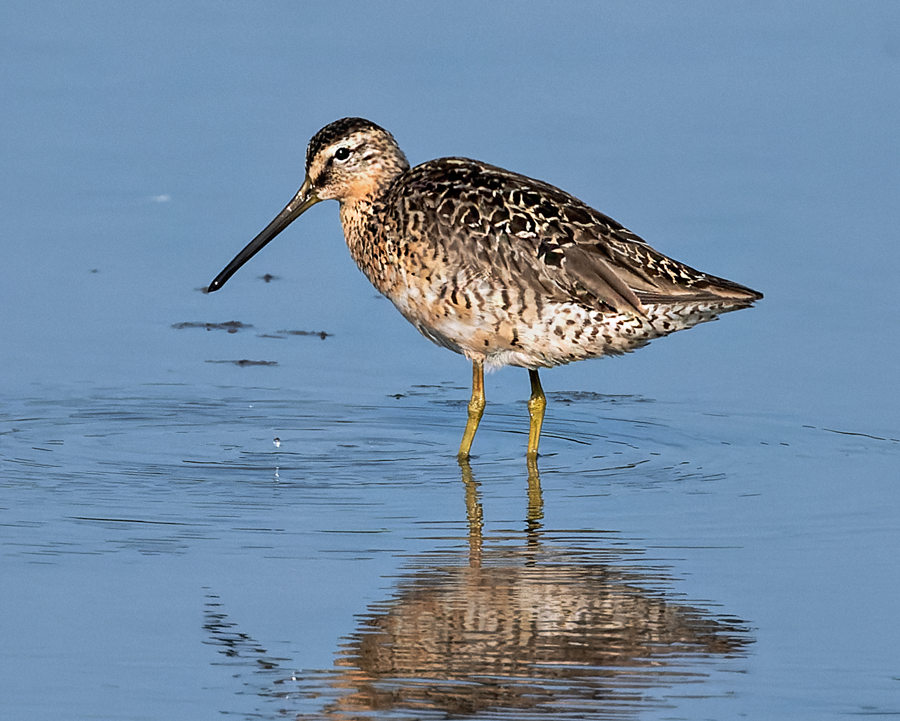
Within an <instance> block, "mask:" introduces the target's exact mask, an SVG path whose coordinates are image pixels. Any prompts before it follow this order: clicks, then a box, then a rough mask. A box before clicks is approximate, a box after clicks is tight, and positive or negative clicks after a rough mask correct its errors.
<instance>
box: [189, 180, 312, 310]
mask: <svg viewBox="0 0 900 721" xmlns="http://www.w3.org/2000/svg"><path fill="white" fill-rule="evenodd" d="M310 186H311V183H310V181H309V178H307V179H306V181H305V182H304V183H303V186H302V187H301V188H300V190H298V191H297V194H296V195H295V196H294V199H293V200H292V201H291V202H290V203H288V204H287V205H286V206H285V208H284V210H282V211H281V212H280V213H279V214H278V215H277V216H276V217H275V220H273V221H272V222H271V223H269V224H268V225H267V226H266V228H265V230H263V232H262V233H260V234H259V235H257V236H256V237H255V238H254V239H253V240H251V241H250V242H249V243H248V244H247V247H246V248H244V249H243V250H242V251H241V252H240V253H238V254H237V255H236V256H235V257H234V260H232V261H231V262H230V263H229V264H228V265H227V266H225V269H224V270H223V271H222V272H221V273H219V274H218V275H217V276H216V279H215V280H214V281H213V282H212V283H210V284H209V288H207V289H206V292H207V293H213V292H215V291H217V290H219V288H221V287H222V286H223V285H225V282H226V281H227V280H228V279H229V278H230V277H231V276H233V275H234V274H235V273H236V272H237V270H238V268H240V267H241V266H242V265H243V264H244V263H246V262H247V261H248V260H250V259H251V258H252V257H253V256H254V255H256V254H257V253H258V252H259V251H261V250H262V249H263V246H265V245H266V243H268V242H269V241H270V240H272V239H273V238H274V237H275V236H276V235H278V234H279V233H280V232H281V231H282V230H284V229H285V228H287V227H288V226H289V225H290V224H291V223H292V222H293V221H294V220H296V219H297V218H299V217H300V216H301V215H302V214H303V213H304V212H305V211H306V210H308V209H309V208H311V207H312V206H314V205H315V204H316V203H318V202H319V198H317V197H316V195H315V194H314V193H312V192H311V191H310Z"/></svg>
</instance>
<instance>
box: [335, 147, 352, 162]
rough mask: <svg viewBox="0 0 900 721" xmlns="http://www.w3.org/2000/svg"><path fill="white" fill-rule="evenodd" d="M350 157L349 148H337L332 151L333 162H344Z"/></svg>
mask: <svg viewBox="0 0 900 721" xmlns="http://www.w3.org/2000/svg"><path fill="white" fill-rule="evenodd" d="M349 157H350V148H338V149H337V150H335V151H334V159H335V160H346V159H347V158H349Z"/></svg>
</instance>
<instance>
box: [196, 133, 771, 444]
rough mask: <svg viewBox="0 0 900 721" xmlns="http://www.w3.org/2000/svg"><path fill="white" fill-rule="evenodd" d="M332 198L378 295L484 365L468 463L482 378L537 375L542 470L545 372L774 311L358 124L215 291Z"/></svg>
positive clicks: (317, 142) (339, 138) (330, 136)
mask: <svg viewBox="0 0 900 721" xmlns="http://www.w3.org/2000/svg"><path fill="white" fill-rule="evenodd" d="M329 199H334V200H338V201H339V202H340V216H341V223H342V225H343V228H344V236H345V238H346V240H347V245H348V247H349V249H350V254H351V255H352V257H353V259H354V260H355V261H356V263H357V265H358V266H359V267H360V269H361V270H362V271H363V273H365V274H366V276H367V277H368V278H369V280H370V281H371V282H372V284H373V285H374V286H375V287H376V288H377V289H378V290H379V291H380V292H381V293H383V294H384V295H385V296H387V297H388V298H389V299H390V300H391V301H392V302H393V303H394V305H395V306H396V307H397V309H398V310H399V311H400V312H401V313H402V314H403V315H404V317H406V319H407V320H409V321H410V322H411V323H412V324H413V325H414V326H415V327H416V328H418V329H419V331H420V332H421V333H422V334H423V335H425V336H426V337H427V338H429V339H431V340H432V341H434V342H435V343H438V344H439V345H442V346H444V347H446V348H450V349H451V350H454V351H456V352H457V353H462V354H463V355H465V356H466V357H467V358H469V359H470V360H471V361H472V363H473V368H474V376H473V377H474V390H473V396H472V401H471V402H470V404H469V423H468V425H467V428H466V433H465V435H464V438H463V444H462V447H461V448H460V456H462V457H465V456H468V452H469V447H470V445H471V441H472V437H474V434H475V430H476V429H477V426H478V421H479V420H480V418H481V413H482V411H483V408H484V397H483V390H482V391H481V392H480V393H479V386H480V385H481V384H480V383H479V377H480V375H481V372H482V368H483V366H484V365H488V366H502V365H515V366H521V367H524V368H528V369H529V371H530V372H531V380H532V399H531V401H530V402H529V409H530V411H531V415H532V425H531V434H530V438H529V446H528V452H529V456H530V457H534V456H535V455H536V453H537V442H538V437H539V434H540V424H541V420H542V418H543V406H544V404H545V401H544V397H543V392H542V391H541V389H540V381H539V379H538V375H537V369H538V368H545V367H550V366H554V365H559V364H562V363H570V362H572V361H576V360H582V359H584V358H599V357H602V356H605V355H610V354H618V353H625V352H628V351H631V350H634V349H636V348H639V347H641V346H642V345H645V344H646V343H648V342H649V341H651V340H653V339H654V338H659V337H661V336H664V335H668V334H669V333H673V332H675V331H677V330H683V329H685V328H690V327H692V326H694V325H696V324H697V323H702V322H705V321H709V320H713V319H714V318H716V316H718V315H720V314H721V313H726V312H729V311H733V310H738V309H740V308H746V307H748V306H750V305H752V304H753V302H754V301H755V300H758V299H759V298H761V297H762V295H761V294H760V293H757V292H756V291H754V290H751V289H749V288H747V287H745V286H742V285H739V284H737V283H734V282H732V281H729V280H725V279H723V278H717V277H716V276H712V275H709V274H707V273H702V272H700V271H697V270H694V269H693V268H691V267H689V266H687V265H684V264H683V263H679V262H678V261H675V260H673V259H671V258H668V257H667V256H665V255H663V254H662V253H659V252H658V251H656V250H654V249H653V248H651V247H650V246H649V245H647V243H646V242H645V241H644V240H642V239H641V238H640V237H638V236H637V235H635V234H634V233H632V232H631V231H629V230H628V229H626V228H624V227H623V226H621V225H620V224H619V223H617V222H616V221H614V220H613V219H612V218H610V217H608V216H606V215H604V214H603V213H600V212H598V211H596V210H594V209H593V208H591V207H590V206H588V205H586V204H585V203H583V202H582V201H580V200H578V199H577V198H575V197H573V196H571V195H569V194H568V193H566V192H564V191H562V190H560V189H559V188H556V187H554V186H552V185H549V184H547V183H544V182H541V181H539V180H533V179H531V178H527V177H525V176H522V175H519V174H517V173H511V172H509V171H507V170H503V169H502V168H497V167H495V166H492V165H488V164H487V163H482V162H478V161H474V160H468V159H466V158H441V159H439V160H432V161H429V162H426V163H423V164H421V165H419V166H416V167H415V168H412V169H410V166H409V162H408V161H407V160H406V156H405V155H404V154H403V152H402V151H401V150H400V148H399V146H398V145H397V143H396V141H395V140H394V138H393V136H391V134H390V133H388V132H387V131H386V130H384V129H383V128H381V127H379V126H377V125H375V124H374V123H371V122H370V121H368V120H363V119H361V118H345V119H343V120H339V121H337V122H334V123H331V124H330V125H328V126H326V127H325V128H323V129H322V130H320V131H319V132H318V133H316V135H315V136H314V137H313V138H312V140H311V141H310V143H309V147H308V149H307V155H306V180H305V182H304V183H303V187H302V188H301V189H300V191H299V192H298V193H297V195H296V196H295V198H294V199H293V200H292V201H291V203H290V204H288V206H287V207H286V208H285V209H284V210H283V211H282V212H281V213H280V214H279V216H278V217H277V218H276V219H275V220H274V221H272V223H271V224H270V225H269V226H268V227H267V228H266V229H265V230H264V231H263V232H262V233H260V235H259V236H257V238H256V239H254V241H252V242H251V243H250V245H248V246H247V248H245V249H244V251H242V252H241V253H240V254H239V255H238V256H237V257H236V258H235V259H234V260H233V261H232V262H231V263H230V264H229V265H228V267H226V268H225V270H223V271H222V273H220V274H219V276H218V277H217V278H216V279H215V280H214V281H213V283H212V284H210V287H209V290H210V291H213V290H217V289H218V288H220V287H221V286H222V285H223V284H224V283H225V281H226V280H227V279H228V278H229V277H230V276H231V275H232V274H233V273H234V272H235V271H236V270H237V268H238V267H240V265H242V264H243V263H244V262H246V261H247V260H248V259H249V258H250V257H252V256H253V255H254V254H255V253H256V252H257V251H258V250H259V249H260V248H262V247H263V245H265V244H266V243H267V242H268V241H269V240H271V239H272V238H274V237H275V235H277V234H278V233H279V232H281V230H283V229H284V228H285V227H287V225H288V224H289V223H290V222H291V221H292V220H294V219H295V218H296V217H297V216H299V215H300V214H301V213H302V212H303V211H305V210H306V209H307V208H309V207H310V206H311V205H313V204H315V203H317V202H319V201H321V200H329ZM482 382H483V381H482ZM481 387H482V388H483V386H481Z"/></svg>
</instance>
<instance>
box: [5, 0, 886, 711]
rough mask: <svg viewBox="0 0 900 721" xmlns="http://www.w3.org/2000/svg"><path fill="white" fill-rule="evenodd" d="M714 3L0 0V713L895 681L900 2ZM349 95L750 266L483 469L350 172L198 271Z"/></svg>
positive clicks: (805, 689)
mask: <svg viewBox="0 0 900 721" xmlns="http://www.w3.org/2000/svg"><path fill="white" fill-rule="evenodd" d="M724 7H725V6H720V5H717V4H703V3H689V4H680V5H679V10H678V11H677V12H676V11H675V10H672V9H665V8H661V7H660V6H659V5H656V4H647V5H642V4H640V3H636V4H635V3H631V4H628V5H627V6H626V5H622V6H604V5H602V4H594V3H591V4H583V5H572V6H571V7H570V8H568V9H567V11H566V13H565V14H564V15H563V14H560V15H555V14H553V13H550V12H548V11H547V10H546V8H537V7H535V8H533V7H531V6H528V5H522V4H517V5H516V6H512V5H505V4H502V3H500V4H495V5H492V6H485V7H481V6H475V5H471V6H464V7H463V9H464V10H465V12H461V11H460V10H459V9H458V6H457V9H451V8H450V7H449V6H448V7H447V8H442V9H435V10H422V9H418V8H414V7H413V6H409V5H402V4H400V5H390V6H384V7H383V8H381V9H380V10H379V11H378V12H377V13H376V12H374V11H365V10H362V9H360V8H358V7H355V6H352V7H351V6H340V5H331V6H329V8H324V7H320V8H302V9H301V8H299V7H295V6H293V5H289V4H272V5H271V6H267V9H266V11H261V10H259V9H258V7H254V8H253V9H249V8H248V9H241V8H234V7H231V8H225V9H223V8H222V7H220V6H218V5H216V6H213V5H206V4H204V3H198V4H192V5H190V6H184V5H166V4H161V5H157V6H154V7H153V8H149V7H148V8H144V9H135V8H133V7H130V8H129V7H127V6H122V7H121V8H120V7H118V6H109V5H104V4H102V3H96V4H94V3H87V4H84V3H83V4H80V5H79V6H78V7H77V8H76V7H75V6H70V5H68V4H64V3H59V4H54V3H41V4H29V5H27V6H23V7H21V8H4V9H3V10H2V11H0V13H2V17H0V33H2V34H3V43H0V47H2V48H3V50H2V51H0V52H2V53H3V54H4V63H3V65H2V68H3V70H2V71H0V87H2V90H3V93H4V97H6V98H8V102H7V103H5V104H4V106H5V107H4V110H3V114H4V127H5V130H4V133H3V134H2V137H0V147H2V152H3V157H4V159H5V160H4V162H5V164H6V166H7V168H8V172H7V173H6V174H4V176H3V178H2V179H0V184H2V189H3V192H2V193H0V197H2V201H0V202H2V203H3V213H2V214H0V223H2V235H0V237H2V241H0V242H2V244H3V248H4V253H3V257H4V262H3V263H2V264H0V304H2V307H3V308H4V309H5V312H4V314H3V326H4V330H3V339H2V342H0V367H2V368H3V372H2V374H0V400H2V404H0V572H2V579H3V581H2V583H0V638H2V639H3V644H2V648H3V652H2V654H0V715H2V716H3V718H15V719H32V718H34V719H38V718H40V719H44V718H48V717H57V718H64V719H69V718H71V719H156V718H159V719H171V718H192V719H203V718H219V717H221V716H222V715H226V716H234V717H238V718H263V719H267V718H271V719H275V718H298V719H307V718H315V719H318V718H339V719H340V718H343V719H351V718H352V719H366V718H372V719H374V718H379V719H393V718H397V719H412V718H447V717H456V716H466V717H469V718H509V719H529V718H542V719H543V718H583V717H585V716H588V717H597V718H610V719H626V718H627V719H696V718H716V719H724V718H736V717H746V718H767V719H775V718H791V719H796V718H810V719H822V718H839V717H844V716H848V715H849V716H859V715H898V714H900V665H898V657H897V653H896V649H897V647H898V646H900V631H898V630H897V625H896V623H895V619H894V616H895V615H896V614H895V609H896V598H897V596H898V593H900V582H898V580H897V579H898V578H900V574H898V563H897V548H898V547H900V523H898V511H900V490H898V478H900V476H898V472H897V468H898V460H900V418H898V411H897V408H898V404H897V398H898V390H900V387H898V378H900V373H898V372H897V370H898V365H900V364H898V360H900V351H898V333H897V331H898V327H897V323H896V320H895V318H894V316H893V315H892V314H891V313H890V308H891V307H892V306H891V300H892V299H891V295H892V293H893V287H894V286H895V285H896V268H897V267H898V260H900V259H898V257H897V255H898V251H897V246H896V228H897V227H898V220H900V218H898V205H897V203H896V202H895V200H894V196H895V195H896V188H897V187H898V181H900V178H898V177H897V175H898V170H897V167H896V163H893V162H891V161H890V159H891V158H894V157H897V151H898V150H900V148H898V141H900V137H898V134H897V133H896V117H898V116H900V83H898V80H900V78H898V73H900V50H898V48H900V30H898V28H900V15H898V13H897V10H896V9H895V8H894V7H893V6H892V5H889V4H883V5H867V6H864V7H863V6H859V5H854V6H852V7H851V6H844V5H842V4H830V3H826V4H821V3H819V4H816V5H815V10H812V9H810V8H811V7H812V6H808V7H807V6H803V5H800V4H788V5H785V4H782V3H778V4H765V3H759V4H751V5H744V6H741V9H740V10H735V9H733V8H729V9H727V10H726V9H723V8H724ZM400 15H402V16H403V17H404V18H405V20H406V22H404V23H402V24H400V23H398V22H397V20H396V18H397V17H399V16H400ZM460 57H464V58H465V62H462V61H460V60H458V58H460ZM347 114H360V115H364V116H369V117H371V118H372V119H373V120H375V121H376V122H379V123H381V124H383V125H385V126H386V127H388V128H389V129H390V130H392V131H393V132H394V134H395V135H396V136H397V138H398V140H399V142H400V144H401V146H402V147H404V149H405V150H406V152H407V154H408V155H409V156H410V159H411V160H412V161H413V162H414V163H415V162H420V161H422V160H425V159H427V158H430V157H435V156H439V155H456V154H464V155H470V156H474V157H478V158H481V159H484V160H487V161H489V162H494V163H497V164H501V165H505V166H508V167H511V168H513V169H515V170H519V171H521V172H525V173H528V174H531V175H534V176H537V177H541V178H544V179H546V180H548V181H550V182H554V183H557V184H559V185H561V186H563V187H565V188H566V189H568V190H570V191H572V192H574V193H575V194H576V195H578V196H580V197H582V198H584V199H585V200H587V201H588V202H590V203H591V204H593V205H596V206H597V207H599V208H600V209H601V210H604V211H605V212H608V213H610V214H611V215H613V217H616V218H617V219H619V220H621V221H622V222H624V223H626V224H627V225H629V226H630V227H632V228H633V229H634V230H635V231H636V232H638V233H640V234H641V235H643V236H644V237H646V238H647V239H648V240H649V241H650V242H651V243H652V244H653V245H654V246H656V247H658V248H659V249H660V250H662V251H663V252H667V253H671V254H672V255H673V256H675V257H677V258H679V259H681V260H684V261H686V262H689V263H690V264H692V265H695V266H698V267H700V268H702V269H704V270H708V271H710V272H713V273H716V274H720V275H723V276H726V277H730V278H734V279H735V280H737V281H739V282H742V283H746V284H748V285H750V286H751V287H754V288H758V289H759V290H761V291H763V292H764V293H765V294H766V298H765V300H763V301H762V302H761V303H760V304H759V305H758V307H756V308H754V309H752V310H748V311H742V312H740V313H735V314H730V315H729V316H727V317H724V318H723V319H722V320H721V321H720V322H716V323H711V324H706V325H704V326H702V327H698V328H696V329H694V330H692V331H690V332H689V333H679V334H676V335H674V336H672V337H670V338H666V339H662V340H659V341H656V342H655V343H653V344H652V345H651V346H650V347H649V348H647V349H645V350H642V351H639V352H638V353H636V354H633V355H631V356H628V357H627V358H621V359H614V360H605V361H599V362H585V363H579V364H575V365H573V366H569V367H565V368H559V369H554V370H552V371H548V372H546V373H544V374H543V375H542V379H543V382H544V387H545V389H546V390H547V395H548V400H549V406H548V411H547V419H546V423H545V431H544V437H543V440H542V445H541V452H542V456H541V457H540V459H539V461H538V464H537V467H536V468H530V467H529V466H528V464H527V463H526V462H525V459H524V448H525V444H526V441H527V409H526V407H525V397H526V396H527V394H528V383H527V376H526V374H525V373H524V372H523V371H521V370H518V369H504V370H501V371H498V372H497V373H494V374H491V375H489V376H488V377H487V397H488V407H487V410H486V414H485V417H484V421H483V423H482V427H481V429H480V430H479V433H478V436H477V438H476V440H475V445H474V447H473V452H474V457H473V459H472V462H471V464H470V465H467V466H463V467H461V466H460V465H459V464H458V463H457V461H456V458H455V453H456V449H457V448H458V443H459V437H460V435H461V432H462V428H463V425H464V420H465V404H466V402H467V400H468V394H469V389H468V385H467V384H468V382H469V379H470V372H471V370H470V368H469V366H468V365H467V364H466V362H465V361H464V360H463V359H461V358H460V357H458V356H454V355H453V354H451V353H448V352H446V351H444V350H442V349H439V348H437V347H434V346H432V345H431V344H429V343H427V342H426V341H424V340H423V339H422V338H421V337H420V336H419V335H418V334H417V333H416V331H415V330H414V329H412V328H411V327H410V326H409V325H408V324H407V323H406V322H405V321H404V320H403V319H402V318H400V317H399V315H398V314H397V313H396V311H394V309H393V308H392V307H391V306H390V304H389V303H388V302H386V301H385V300H383V299H379V298H378V297H376V296H375V294H374V291H373V290H372V289H371V287H369V286H368V285H367V283H366V281H365V279H364V278H363V277H362V276H361V275H360V274H359V273H358V271H357V270H356V269H355V267H353V264H352V262H351V261H350V260H349V258H348V257H347V252H346V249H345V248H344V247H343V243H342V240H341V237H340V229H339V225H338V220H337V212H336V211H337V209H336V207H334V206H333V205H331V206H329V205H328V204H323V205H322V206H319V207H317V208H315V209H313V210H311V211H310V212H309V213H308V214H307V215H305V216H304V218H303V219H302V220H301V221H300V222H299V223H298V225H297V228H292V229H291V230H290V231H288V232H286V233H285V234H283V236H282V237H280V238H279V239H278V240H277V241H275V242H273V243H272V244H271V246H270V247H267V248H266V250H265V251H264V252H263V253H261V254H260V255H259V256H258V257H257V258H256V259H254V260H253V261H252V263H251V264H248V265H247V266H246V267H245V268H244V269H242V270H241V272H240V273H239V274H238V275H237V276H235V278H234V279H232V280H231V281H230V282H229V284H228V286H227V288H225V289H224V290H223V291H221V292H220V293H217V294H215V295H212V296H205V295H203V294H202V293H201V292H199V289H200V288H201V287H202V286H204V285H206V284H207V283H208V282H209V281H210V280H211V279H212V277H214V275H215V274H216V273H217V272H218V271H219V270H220V269H221V268H222V266H223V265H224V264H225V263H226V262H227V261H228V260H230V259H231V257H232V256H233V255H234V253H235V252H236V251H237V250H239V249H240V248H241V247H243V245H244V244H245V243H246V242H247V241H248V240H249V239H250V238H251V237H253V235H255V233H256V232H257V231H258V230H260V229H261V228H262V227H263V225H265V223H266V222H268V220H269V219H270V217H271V216H272V215H274V213H275V212H277V211H278V210H279V209H280V208H281V207H282V206H283V205H284V203H285V202H286V201H287V200H288V199H289V198H290V196H291V195H292V194H293V193H294V192H295V190H296V188H297V187H298V186H299V184H300V182H301V180H302V178H301V177H300V176H301V174H302V169H301V167H300V164H301V163H302V155H303V149H304V146H305V143H306V140H307V139H308V137H309V136H310V135H311V134H312V133H313V132H315V130H317V129H318V128H319V127H320V126H321V125H323V124H324V123H326V122H328V121H330V120H333V119H335V118H337V117H340V116H342V115H347ZM612 169H615V172H612ZM884 309H887V311H885V310H884Z"/></svg>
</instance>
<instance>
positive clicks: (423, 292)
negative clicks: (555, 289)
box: [383, 277, 727, 368]
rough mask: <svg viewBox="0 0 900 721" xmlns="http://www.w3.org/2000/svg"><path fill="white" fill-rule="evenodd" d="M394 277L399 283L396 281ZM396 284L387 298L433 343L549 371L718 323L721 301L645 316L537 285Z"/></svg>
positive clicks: (492, 362) (492, 361)
mask: <svg viewBox="0 0 900 721" xmlns="http://www.w3.org/2000/svg"><path fill="white" fill-rule="evenodd" d="M395 280H401V279H400V278H397V279H395ZM454 280H455V279H449V280H447V279H439V282H435V283H431V284H423V283H422V282H421V278H420V277H419V278H417V282H415V283H411V284H407V283H405V282H395V283H391V284H390V287H388V288H386V289H385V291H383V292H384V293H385V295H386V296H387V297H388V298H389V299H390V300H391V301H392V302H393V303H394V305H395V306H396V307H397V309H398V310H399V311H400V313H402V314H403V316H404V317H405V318H406V319H407V320H408V321H409V322H410V323H412V324H413V325H414V326H415V327H416V328H418V330H419V331H420V332H421V333H422V335H424V336H425V337H426V338H428V339H429V340H431V341H433V342H434V343H437V344H438V345H440V346H443V347H445V348H449V349H450V350H452V351H455V352H457V353H461V354H462V355H464V356H466V357H467V358H468V359H470V360H477V361H481V362H483V363H484V364H485V365H487V366H488V367H499V366H504V365H512V366H521V367H524V368H549V367H551V366H556V365H562V364H565V363H571V362H573V361H578V360H584V359H586V358H601V357H603V356H606V355H619V354H622V353H628V352H630V351H633V350H635V349H637V348H640V347H641V346H644V345H646V344H647V343H649V342H650V341H651V340H653V339H654V338H659V337H662V336H665V335H668V334H669V333H674V332H675V331H678V330H683V329H685V328H690V327H692V326H694V325H696V324H697V323H702V322H706V321H709V320H713V319H714V318H715V317H716V316H717V315H718V314H719V313H721V312H724V311H725V310H727V308H725V307H724V306H725V305H726V304H725V303H724V301H723V302H707V303H706V304H699V303H696V302H694V303H682V304H666V305H662V304H660V305H652V304H651V305H647V306H646V310H647V316H646V317H641V316H639V315H637V314H633V313H626V312H608V311H607V312H604V311H600V310H597V309H595V308H589V307H586V306H584V305H582V304H580V303H577V302H574V301H563V302H559V301H548V300H547V299H546V298H542V297H540V296H539V295H537V294H536V293H535V292H534V291H532V290H531V289H527V288H526V289H524V290H513V289H501V290H498V289H497V288H496V287H495V286H493V285H491V284H489V283H488V282H486V281H484V282H477V281H475V282H473V281H471V279H469V280H468V282H466V283H460V282H454Z"/></svg>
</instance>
